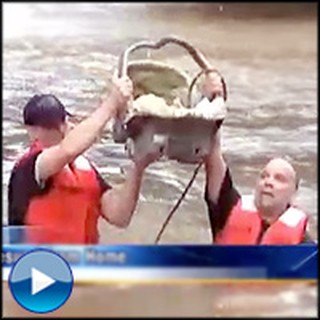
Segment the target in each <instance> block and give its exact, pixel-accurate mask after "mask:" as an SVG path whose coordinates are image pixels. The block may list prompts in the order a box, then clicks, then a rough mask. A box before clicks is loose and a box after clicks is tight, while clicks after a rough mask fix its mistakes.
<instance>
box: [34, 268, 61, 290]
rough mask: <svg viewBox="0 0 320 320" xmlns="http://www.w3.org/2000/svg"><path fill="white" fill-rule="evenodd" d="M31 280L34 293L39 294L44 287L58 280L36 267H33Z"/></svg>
mask: <svg viewBox="0 0 320 320" xmlns="http://www.w3.org/2000/svg"><path fill="white" fill-rule="evenodd" d="M31 281H32V289H31V293H32V295H34V294H37V293H38V292H40V291H42V290H43V289H45V288H47V287H49V286H51V285H52V284H54V283H55V282H56V280H54V279H52V278H51V277H49V276H47V275H46V274H44V273H43V272H41V271H39V270H38V269H36V268H32V269H31Z"/></svg>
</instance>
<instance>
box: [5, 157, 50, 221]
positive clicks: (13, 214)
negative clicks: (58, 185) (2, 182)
mask: <svg viewBox="0 0 320 320" xmlns="http://www.w3.org/2000/svg"><path fill="white" fill-rule="evenodd" d="M40 153H41V151H39V152H37V153H34V154H32V155H31V156H29V157H28V158H27V159H23V160H22V161H21V162H19V163H18V164H17V165H16V166H15V167H14V168H13V170H12V172H11V176H10V180H9V186H8V220H9V221H8V222H9V225H23V224H24V217H25V214H26V211H27V209H28V206H29V201H30V199H31V198H32V197H34V196H36V195H42V194H45V193H47V192H48V191H49V189H50V187H51V185H52V183H51V181H52V180H51V179H50V178H49V179H48V180H47V181H46V183H45V185H44V186H40V185H39V184H38V183H37V181H36V179H35V162H36V159H37V157H38V155H39V154H40Z"/></svg>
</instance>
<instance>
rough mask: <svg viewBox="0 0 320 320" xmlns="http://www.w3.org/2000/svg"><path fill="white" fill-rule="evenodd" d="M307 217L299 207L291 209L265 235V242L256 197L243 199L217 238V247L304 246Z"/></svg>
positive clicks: (233, 210)
mask: <svg viewBox="0 0 320 320" xmlns="http://www.w3.org/2000/svg"><path fill="white" fill-rule="evenodd" d="M307 222H308V217H307V215H306V214H305V213H304V212H303V211H301V210H300V209H298V208H296V207H289V208H288V209H287V210H286V211H285V212H284V213H283V214H282V215H281V216H280V217H279V218H278V219H277V220H276V221H275V222H274V223H272V224H271V225H270V227H269V228H268V229H267V230H266V231H265V233H264V234H263V236H262V238H261V240H260V241H259V239H260V235H261V232H262V219H261V217H260V215H259V212H258V211H257V209H256V208H255V206H254V200H253V196H243V197H242V198H240V200H239V201H238V203H237V204H236V206H235V207H234V208H233V209H232V211H231V213H230V216H229V217H228V219H227V221H226V225H225V227H224V228H223V229H222V230H221V231H220V232H219V233H218V234H217V237H216V239H215V241H214V242H215V243H217V244H227V245H233V244H234V245H246V244H248V245H250V244H251V245H254V244H258V243H260V244H270V245H273V244H279V245H294V244H299V243H301V242H302V240H303V237H304V234H305V229H306V226H307Z"/></svg>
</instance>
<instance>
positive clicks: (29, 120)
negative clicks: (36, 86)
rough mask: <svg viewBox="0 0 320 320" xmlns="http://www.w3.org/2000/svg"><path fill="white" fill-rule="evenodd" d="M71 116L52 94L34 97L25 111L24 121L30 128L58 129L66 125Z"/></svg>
mask: <svg viewBox="0 0 320 320" xmlns="http://www.w3.org/2000/svg"><path fill="white" fill-rule="evenodd" d="M67 115H69V116H71V114H70V113H69V112H67V111H66V109H65V107H64V105H63V104H62V103H61V102H60V101H59V100H58V98H56V97H55V96H54V95H51V94H41V95H34V96H33V97H32V98H31V99H30V100H29V101H28V102H27V104H26V105H25V107H24V109H23V121H24V124H25V125H28V126H39V127H43V128H46V129H56V128H58V127H59V126H60V125H61V124H63V123H65V120H66V116H67Z"/></svg>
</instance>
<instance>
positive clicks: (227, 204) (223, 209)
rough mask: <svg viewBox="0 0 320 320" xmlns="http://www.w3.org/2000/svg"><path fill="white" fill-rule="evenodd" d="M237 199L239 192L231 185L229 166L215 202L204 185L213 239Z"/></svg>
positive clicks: (221, 227)
mask: <svg viewBox="0 0 320 320" xmlns="http://www.w3.org/2000/svg"><path fill="white" fill-rule="evenodd" d="M239 199H240V194H239V192H238V191H237V190H236V188H235V187H234V186H233V182H232V178H231V174H230V171H229V168H227V170H226V174H225V177H224V180H223V182H222V185H221V189H220V193H219V197H218V201H217V202H216V203H214V202H213V201H212V200H211V199H210V198H209V194H208V188H207V186H206V189H205V201H206V203H207V207H208V214H209V221H210V227H211V232H212V238H213V239H215V237H216V235H217V233H218V232H219V231H220V230H222V229H223V227H224V225H225V223H226V221H227V218H228V216H229V214H230V212H231V210H232V208H233V207H234V206H235V205H236V203H237V202H238V200H239Z"/></svg>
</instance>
